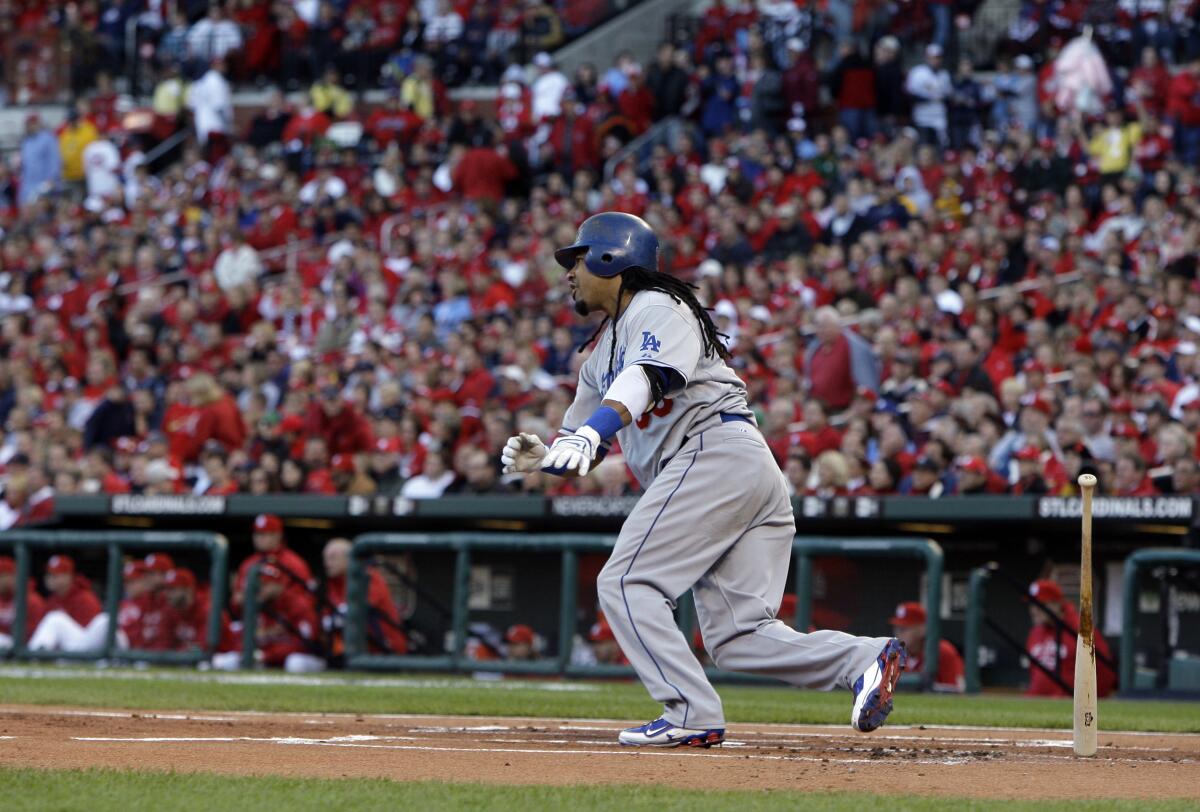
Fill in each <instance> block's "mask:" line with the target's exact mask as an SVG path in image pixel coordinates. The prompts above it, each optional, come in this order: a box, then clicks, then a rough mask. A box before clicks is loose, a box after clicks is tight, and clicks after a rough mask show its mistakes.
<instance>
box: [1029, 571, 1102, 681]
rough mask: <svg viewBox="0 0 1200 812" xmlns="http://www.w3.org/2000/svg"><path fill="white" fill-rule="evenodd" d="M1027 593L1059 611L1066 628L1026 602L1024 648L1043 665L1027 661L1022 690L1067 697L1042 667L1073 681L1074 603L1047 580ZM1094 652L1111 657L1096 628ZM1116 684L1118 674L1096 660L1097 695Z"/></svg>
mask: <svg viewBox="0 0 1200 812" xmlns="http://www.w3.org/2000/svg"><path fill="white" fill-rule="evenodd" d="M1029 594H1030V595H1032V596H1033V597H1034V598H1036V599H1038V600H1039V601H1041V602H1042V603H1044V604H1046V605H1047V606H1048V607H1050V608H1051V609H1057V610H1059V613H1060V615H1061V618H1062V620H1063V622H1064V623H1066V625H1067V628H1066V629H1061V628H1059V627H1058V625H1057V624H1055V623H1054V621H1053V620H1052V619H1051V618H1050V616H1049V615H1047V614H1046V612H1045V611H1044V610H1042V609H1041V608H1040V607H1038V606H1035V605H1034V604H1033V603H1032V602H1031V603H1030V604H1029V618H1030V621H1031V622H1032V623H1033V628H1032V629H1030V630H1029V636H1028V637H1027V638H1026V639H1025V649H1026V650H1027V651H1028V652H1029V654H1030V656H1031V657H1032V658H1033V659H1034V660H1036V661H1037V662H1038V663H1040V664H1041V665H1042V668H1038V667H1037V665H1035V664H1034V663H1030V664H1029V688H1028V689H1027V690H1026V691H1025V693H1026V694H1029V695H1030V696H1070V695H1071V694H1070V693H1069V691H1064V690H1063V689H1062V687H1061V686H1060V685H1059V684H1058V683H1057V682H1055V681H1054V680H1053V679H1052V678H1051V677H1050V676H1049V675H1048V674H1046V673H1045V671H1044V670H1043V668H1044V669H1049V670H1050V671H1051V672H1053V673H1056V674H1058V676H1059V678H1060V679H1061V680H1062V681H1063V682H1065V683H1066V685H1067V687H1068V688H1071V687H1072V686H1074V684H1075V644H1076V636H1077V635H1078V633H1079V614H1078V612H1076V610H1075V606H1074V605H1073V604H1072V603H1071V602H1070V601H1069V600H1067V599H1066V598H1065V597H1064V596H1063V591H1062V587H1060V586H1059V585H1058V584H1057V583H1055V582H1054V581H1051V580H1049V579H1044V578H1043V579H1041V580H1037V581H1034V582H1033V583H1032V584H1031V585H1030V587H1029ZM1095 642H1096V653H1097V654H1102V655H1104V656H1105V657H1109V658H1111V651H1110V649H1109V647H1108V642H1107V641H1106V640H1105V639H1104V637H1103V636H1102V635H1101V634H1100V631H1099V629H1097V630H1095ZM1116 687H1117V675H1116V673H1114V672H1113V670H1112V669H1111V668H1109V667H1108V666H1107V665H1106V664H1104V663H1103V662H1101V661H1100V659H1099V658H1097V660H1096V694H1097V696H1101V697H1104V696H1108V695H1109V694H1111V693H1112V692H1113V690H1114V689H1115V688H1116Z"/></svg>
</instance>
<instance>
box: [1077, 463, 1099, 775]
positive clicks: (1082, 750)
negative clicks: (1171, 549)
mask: <svg viewBox="0 0 1200 812" xmlns="http://www.w3.org/2000/svg"><path fill="white" fill-rule="evenodd" d="M1079 490H1080V492H1081V493H1082V494H1083V552H1082V554H1081V556H1080V562H1079V635H1078V636H1077V637H1076V640H1075V755H1077V756H1094V755H1096V733H1097V731H1098V730H1099V726H1098V720H1097V718H1096V636H1095V630H1094V627H1093V625H1092V493H1093V491H1095V490H1096V477H1094V476H1092V475H1091V474H1081V475H1080V477H1079Z"/></svg>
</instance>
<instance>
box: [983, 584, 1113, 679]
mask: <svg viewBox="0 0 1200 812" xmlns="http://www.w3.org/2000/svg"><path fill="white" fill-rule="evenodd" d="M993 577H996V578H997V581H998V582H999V583H1002V584H1003V585H1004V586H1006V587H1007V588H1008V589H1010V590H1011V591H1013V592H1015V593H1016V594H1018V595H1020V596H1021V598H1022V600H1024V601H1026V602H1028V603H1029V604H1030V605H1032V606H1036V607H1037V608H1039V609H1041V610H1042V611H1043V612H1044V613H1045V614H1046V616H1047V617H1048V618H1050V621H1051V623H1053V624H1054V627H1055V630H1056V631H1057V632H1058V633H1060V634H1061V633H1064V632H1065V633H1066V634H1067V635H1068V636H1070V637H1072V638H1073V637H1074V636H1075V635H1076V634H1078V633H1079V630H1078V629H1076V628H1073V627H1072V626H1071V625H1070V624H1068V623H1067V622H1066V620H1064V619H1063V618H1062V616H1061V615H1059V613H1058V612H1057V611H1055V609H1054V607H1052V606H1050V605H1049V604H1047V603H1045V602H1043V601H1041V600H1039V599H1038V598H1036V597H1035V596H1033V595H1031V594H1029V592H1028V591H1027V590H1026V585H1025V584H1024V583H1023V582H1022V581H1020V580H1018V579H1017V578H1015V577H1013V576H1012V575H1011V574H1009V573H1006V572H1005V571H1004V570H1003V569H1001V567H1000V565H999V564H997V563H996V562H994V561H992V562H989V563H988V564H987V565H986V566H983V567H976V568H975V569H973V570H972V571H971V576H970V579H969V581H968V583H967V617H966V628H965V629H964V638H965V641H964V644H963V647H964V648H965V649H966V650H965V651H964V652H963V671H964V672H965V673H964V676H965V680H966V691H967V693H969V694H977V693H979V692H980V691H982V690H983V678H982V673H981V672H982V664H981V662H980V661H981V653H980V652H981V650H982V646H983V629H984V627H987V628H988V629H991V631H992V632H993V633H994V634H995V635H996V636H997V637H999V638H1000V640H1001V641H1003V642H1004V644H1005V645H1007V646H1008V647H1009V648H1011V649H1012V650H1013V651H1015V652H1017V653H1018V654H1020V655H1021V656H1022V657H1024V658H1025V659H1027V660H1028V661H1029V665H1030V667H1031V668H1036V669H1038V670H1039V671H1041V672H1042V673H1043V674H1045V675H1046V677H1048V678H1049V679H1050V681H1051V682H1053V683H1055V684H1056V685H1058V687H1059V688H1061V689H1062V690H1063V692H1064V693H1066V694H1070V693H1071V685H1070V684H1069V683H1068V682H1067V681H1066V680H1065V679H1064V678H1063V676H1062V675H1061V674H1060V673H1059V672H1060V669H1061V665H1062V660H1061V658H1062V657H1063V656H1064V655H1063V653H1062V649H1061V647H1059V646H1055V649H1054V651H1055V662H1054V667H1053V668H1050V667H1048V666H1045V665H1043V664H1042V663H1041V662H1039V661H1038V659H1037V658H1036V657H1034V656H1033V655H1032V653H1031V652H1029V650H1027V649H1026V648H1025V645H1024V643H1022V642H1021V641H1020V640H1019V639H1017V638H1016V637H1013V636H1012V635H1011V634H1010V633H1009V632H1008V631H1007V630H1006V629H1005V628H1004V627H1003V626H1001V625H1000V624H999V623H997V622H996V621H995V620H993V619H992V618H991V617H989V616H988V613H987V595H988V589H987V588H988V584H989V583H990V582H991V581H992V579H993ZM1096 659H1097V662H1099V663H1101V664H1103V665H1107V666H1108V667H1109V669H1111V670H1112V672H1113V673H1114V674H1116V673H1118V672H1117V663H1116V662H1115V661H1114V660H1113V659H1112V658H1111V657H1108V656H1106V655H1104V654H1102V653H1101V652H1100V651H1097V652H1096ZM1121 684H1122V685H1123V684H1124V683H1123V682H1122V683H1121Z"/></svg>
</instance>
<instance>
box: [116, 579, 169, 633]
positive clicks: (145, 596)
mask: <svg viewBox="0 0 1200 812" xmlns="http://www.w3.org/2000/svg"><path fill="white" fill-rule="evenodd" d="M124 582H125V597H123V598H122V599H121V605H120V608H119V609H118V610H117V628H119V629H120V630H121V633H122V634H124V635H125V643H126V645H127V646H128V647H129V648H133V649H147V650H153V649H161V648H163V646H161V645H159V642H160V639H161V634H155V632H156V631H158V630H159V629H161V627H162V623H161V620H162V609H161V607H160V606H159V605H158V604H159V601H158V596H157V595H156V594H155V591H154V585H153V577H152V575H151V571H150V570H149V569H147V567H146V565H145V563H144V562H142V561H129V562H127V563H126V564H125V571H124ZM151 615H153V618H150V616H151ZM147 619H150V620H151V622H150V623H149V624H146V623H145V621H147ZM147 631H149V632H150V634H149V635H148V634H147V633H146V632H147Z"/></svg>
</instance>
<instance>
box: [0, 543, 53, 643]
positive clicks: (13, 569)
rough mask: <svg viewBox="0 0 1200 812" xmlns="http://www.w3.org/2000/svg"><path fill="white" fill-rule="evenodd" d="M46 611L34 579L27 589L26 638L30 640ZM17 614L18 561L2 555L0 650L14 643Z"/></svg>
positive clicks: (0, 559)
mask: <svg viewBox="0 0 1200 812" xmlns="http://www.w3.org/2000/svg"><path fill="white" fill-rule="evenodd" d="M45 613H46V607H45V604H44V603H43V602H42V596H41V595H39V594H38V593H37V589H36V588H35V587H34V583H33V579H32V578H30V579H29V586H28V588H27V589H26V590H25V639H26V640H28V639H29V637H30V636H31V635H32V634H33V630H34V629H36V628H37V625H38V623H40V622H41V620H42V615H44V614H45ZM16 616H17V562H16V561H15V560H14V559H13V558H12V557H11V556H7V555H0V650H3V649H7V648H10V647H11V646H12V644H13V637H12V634H13V628H12V627H13V623H14V622H15V621H16Z"/></svg>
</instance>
